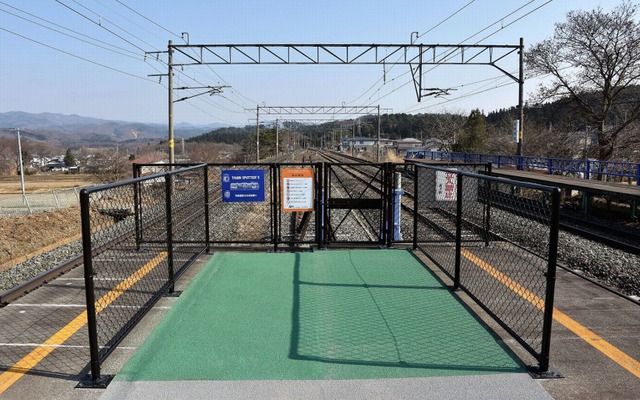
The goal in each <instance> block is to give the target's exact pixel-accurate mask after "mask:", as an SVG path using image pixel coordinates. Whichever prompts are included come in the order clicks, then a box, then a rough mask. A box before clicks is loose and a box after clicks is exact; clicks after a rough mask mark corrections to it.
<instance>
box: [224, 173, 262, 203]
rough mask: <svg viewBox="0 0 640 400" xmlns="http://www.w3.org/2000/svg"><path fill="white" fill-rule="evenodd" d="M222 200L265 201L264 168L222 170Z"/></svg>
mask: <svg viewBox="0 0 640 400" xmlns="http://www.w3.org/2000/svg"><path fill="white" fill-rule="evenodd" d="M222 201H226V202H229V203H238V202H248V201H264V170H262V169H245V170H235V169H234V170H222Z"/></svg>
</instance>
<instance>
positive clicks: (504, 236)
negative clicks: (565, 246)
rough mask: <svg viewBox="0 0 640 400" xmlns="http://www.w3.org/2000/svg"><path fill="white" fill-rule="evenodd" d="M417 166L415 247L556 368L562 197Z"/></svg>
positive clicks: (508, 182) (551, 190)
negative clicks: (553, 343) (552, 351)
mask: <svg viewBox="0 0 640 400" xmlns="http://www.w3.org/2000/svg"><path fill="white" fill-rule="evenodd" d="M463 168H465V167H463V166H458V167H457V168H456V169H446V168H440V167H433V166H416V175H417V176H416V182H417V185H418V187H417V190H416V192H417V200H416V203H417V204H416V205H417V212H416V227H415V235H416V236H415V245H416V246H417V247H418V248H419V249H421V250H422V251H423V252H424V253H425V254H426V255H427V256H428V257H430V258H431V259H432V260H433V261H434V262H435V263H436V264H437V265H438V266H439V267H440V268H441V269H442V270H443V271H445V272H446V273H447V275H449V276H450V277H451V279H452V280H453V281H454V287H455V288H462V289H464V290H465V291H466V292H467V293H468V294H469V295H471V297H472V298H474V299H475V300H476V301H477V302H478V304H480V305H481V306H482V307H483V308H484V309H485V310H486V311H487V312H488V313H489V314H491V315H492V316H493V317H494V318H495V319H496V320H497V321H498V322H499V323H500V324H501V325H502V326H503V327H504V328H506V329H507V330H508V331H509V332H510V333H511V334H513V335H514V337H515V338H516V339H517V340H518V341H519V342H520V343H521V344H522V345H523V346H524V347H525V348H526V349H527V350H529V352H530V353H531V354H533V355H534V356H535V357H536V359H537V361H538V363H539V369H540V370H541V371H542V372H545V371H547V369H548V367H549V342H550V334H551V316H552V309H553V287H554V282H555V268H556V252H557V235H558V210H559V205H560V204H559V203H560V191H559V189H557V188H551V187H547V186H542V185H534V184H528V183H524V182H517V181H512V180H505V179H497V178H492V177H488V176H484V175H480V174H475V173H471V172H465V171H463Z"/></svg>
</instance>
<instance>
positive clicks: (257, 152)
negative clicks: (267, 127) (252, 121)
mask: <svg viewBox="0 0 640 400" xmlns="http://www.w3.org/2000/svg"><path fill="white" fill-rule="evenodd" d="M259 162H260V106H259V105H258V106H256V163H259Z"/></svg>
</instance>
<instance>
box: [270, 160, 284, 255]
mask: <svg viewBox="0 0 640 400" xmlns="http://www.w3.org/2000/svg"><path fill="white" fill-rule="evenodd" d="M269 169H270V172H271V220H272V223H271V230H272V235H271V240H272V241H273V251H278V243H279V242H280V239H281V237H280V227H279V224H278V222H279V220H280V219H279V217H280V214H279V211H280V164H271V165H270V166H269Z"/></svg>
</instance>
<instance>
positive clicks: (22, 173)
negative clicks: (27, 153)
mask: <svg viewBox="0 0 640 400" xmlns="http://www.w3.org/2000/svg"><path fill="white" fill-rule="evenodd" d="M16 131H18V167H19V169H20V188H21V189H22V200H23V201H24V199H26V195H25V192H24V170H23V168H22V143H21V141H20V128H16Z"/></svg>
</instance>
